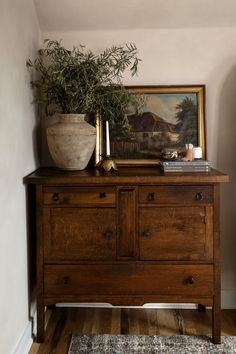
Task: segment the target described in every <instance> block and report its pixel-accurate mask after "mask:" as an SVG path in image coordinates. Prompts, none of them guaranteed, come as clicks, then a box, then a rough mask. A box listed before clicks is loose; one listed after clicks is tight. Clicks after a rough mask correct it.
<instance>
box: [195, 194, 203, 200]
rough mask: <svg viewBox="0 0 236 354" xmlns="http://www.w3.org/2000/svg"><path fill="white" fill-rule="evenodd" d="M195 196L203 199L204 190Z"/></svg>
mask: <svg viewBox="0 0 236 354" xmlns="http://www.w3.org/2000/svg"><path fill="white" fill-rule="evenodd" d="M195 198H196V200H203V193H202V192H198V193H196V195H195Z"/></svg>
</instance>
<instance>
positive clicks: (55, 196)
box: [52, 193, 59, 202]
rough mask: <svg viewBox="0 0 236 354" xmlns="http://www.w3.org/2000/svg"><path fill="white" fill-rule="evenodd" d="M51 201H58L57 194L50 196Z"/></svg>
mask: <svg viewBox="0 0 236 354" xmlns="http://www.w3.org/2000/svg"><path fill="white" fill-rule="evenodd" d="M52 200H53V201H54V202H57V201H58V200H59V193H53V195H52Z"/></svg>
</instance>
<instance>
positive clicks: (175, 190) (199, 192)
mask: <svg viewBox="0 0 236 354" xmlns="http://www.w3.org/2000/svg"><path fill="white" fill-rule="evenodd" d="M212 202H213V189H212V186H208V185H204V186H203V185H199V186H176V185H175V186H171V185H170V186H141V187H139V203H141V204H180V203H184V204H193V203H194V204H206V203H212Z"/></svg>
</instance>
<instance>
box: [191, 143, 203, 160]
mask: <svg viewBox="0 0 236 354" xmlns="http://www.w3.org/2000/svg"><path fill="white" fill-rule="evenodd" d="M193 158H194V159H195V160H198V159H202V148H201V147H200V146H196V147H194V148H193Z"/></svg>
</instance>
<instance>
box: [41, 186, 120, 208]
mask: <svg viewBox="0 0 236 354" xmlns="http://www.w3.org/2000/svg"><path fill="white" fill-rule="evenodd" d="M43 203H44V204H45V205H60V206H61V205H63V206H67V205H74V206H77V205H98V206H106V205H114V204H115V203H116V189H115V188H113V187H44V190H43Z"/></svg>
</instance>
